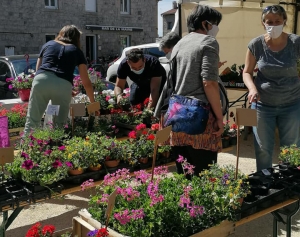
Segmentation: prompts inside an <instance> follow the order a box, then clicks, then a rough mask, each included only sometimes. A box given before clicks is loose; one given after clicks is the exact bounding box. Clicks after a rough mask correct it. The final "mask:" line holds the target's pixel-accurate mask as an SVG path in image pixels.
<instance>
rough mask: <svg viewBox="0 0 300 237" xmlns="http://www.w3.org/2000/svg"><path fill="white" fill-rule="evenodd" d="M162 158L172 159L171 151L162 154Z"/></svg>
mask: <svg viewBox="0 0 300 237" xmlns="http://www.w3.org/2000/svg"><path fill="white" fill-rule="evenodd" d="M161 156H162V157H163V158H169V157H170V152H169V151H164V152H163V153H161Z"/></svg>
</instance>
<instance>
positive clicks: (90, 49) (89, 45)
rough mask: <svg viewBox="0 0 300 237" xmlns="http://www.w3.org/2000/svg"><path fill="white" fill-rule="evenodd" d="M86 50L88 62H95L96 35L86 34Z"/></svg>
mask: <svg viewBox="0 0 300 237" xmlns="http://www.w3.org/2000/svg"><path fill="white" fill-rule="evenodd" d="M85 42H86V52H85V55H86V57H87V58H88V59H89V62H88V63H89V64H93V63H96V37H95V36H94V35H93V36H86V41H85Z"/></svg>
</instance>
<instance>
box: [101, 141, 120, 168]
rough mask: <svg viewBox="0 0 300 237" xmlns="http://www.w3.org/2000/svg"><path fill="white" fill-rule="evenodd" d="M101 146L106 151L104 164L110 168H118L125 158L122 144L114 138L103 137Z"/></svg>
mask: <svg viewBox="0 0 300 237" xmlns="http://www.w3.org/2000/svg"><path fill="white" fill-rule="evenodd" d="M100 146H101V149H103V150H105V151H106V154H105V155H104V160H105V161H104V164H105V165H106V166H107V167H110V168H111V167H116V166H118V165H119V163H120V160H121V159H122V158H123V148H122V146H121V145H120V143H119V142H118V141H117V140H116V139H114V138H111V137H106V136H102V137H101V139H100Z"/></svg>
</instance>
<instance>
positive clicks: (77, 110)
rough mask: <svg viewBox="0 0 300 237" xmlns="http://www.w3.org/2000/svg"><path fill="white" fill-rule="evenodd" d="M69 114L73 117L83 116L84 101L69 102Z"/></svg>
mask: <svg viewBox="0 0 300 237" xmlns="http://www.w3.org/2000/svg"><path fill="white" fill-rule="evenodd" d="M71 108H72V109H71ZM70 114H71V116H73V117H76V116H77V117H81V116H85V103H78V104H70Z"/></svg>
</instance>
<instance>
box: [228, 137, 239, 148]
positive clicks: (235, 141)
mask: <svg viewBox="0 0 300 237" xmlns="http://www.w3.org/2000/svg"><path fill="white" fill-rule="evenodd" d="M236 144H237V137H230V138H229V145H230V146H235V145H236Z"/></svg>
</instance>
